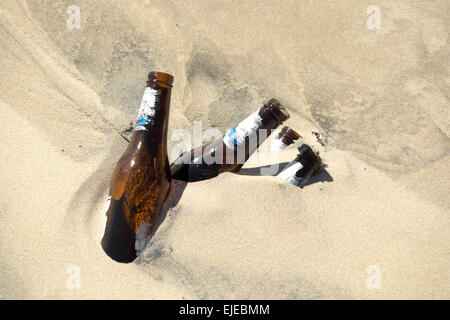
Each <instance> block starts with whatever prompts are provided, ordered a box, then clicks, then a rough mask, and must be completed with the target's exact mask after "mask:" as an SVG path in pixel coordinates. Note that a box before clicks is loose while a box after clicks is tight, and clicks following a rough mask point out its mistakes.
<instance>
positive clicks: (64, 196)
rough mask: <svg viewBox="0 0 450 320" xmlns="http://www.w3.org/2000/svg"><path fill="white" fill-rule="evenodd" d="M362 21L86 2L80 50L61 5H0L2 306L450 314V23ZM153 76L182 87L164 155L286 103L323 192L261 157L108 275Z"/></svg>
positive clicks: (230, 6)
mask: <svg viewBox="0 0 450 320" xmlns="http://www.w3.org/2000/svg"><path fill="white" fill-rule="evenodd" d="M371 4H373V3H372V2H368V1H346V2H345V3H339V4H338V3H337V2H333V1H321V2H313V3H312V2H311V3H310V2H308V3H306V2H299V1H286V2H283V5H279V4H278V3H275V2H271V1H245V2H244V3H242V2H241V1H229V2H226V3H224V2H223V1H206V2H198V1H183V2H172V1H143V2H133V3H131V4H130V3H126V2H123V1H95V2H92V1H77V5H78V6H79V7H80V10H81V24H80V25H81V28H80V29H73V30H72V29H69V28H68V27H67V25H66V20H67V18H68V14H67V12H66V11H67V7H68V6H70V5H72V3H71V2H70V1H3V2H2V3H1V4H0V112H1V114H2V117H1V120H0V121H1V123H0V133H1V137H2V147H1V150H2V157H1V169H0V170H1V172H0V179H1V182H2V183H1V189H0V191H1V194H2V197H1V198H0V204H1V206H0V221H1V224H2V228H1V236H2V242H1V244H0V265H1V268H2V276H1V277H0V283H1V286H0V297H1V298H6V299H10V298H28V299H33V298H39V299H42V298H43V299H48V298H57V299H65V298H75V299H83V298H94V299H97V298H143V299H164V298H172V299H183V298H186V299H189V298H200V299H208V298H219V299H221V298H243V299H246V298H263V299H264V298H274V299H282V298H287V299H327V298H337V299H345V298H363V299H366V298H375V299H381V298H394V299H397V298H425V299H429V298H441V299H442V298H447V299H448V298H449V297H450V279H449V270H450V233H449V230H450V216H449V212H450V201H449V199H450V197H449V195H448V190H449V187H450V185H449V177H450V167H449V165H448V164H449V150H450V143H449V142H450V140H449V128H450V127H449V124H450V116H449V98H450V97H449V92H450V90H449V85H450V80H449V79H450V77H449V72H450V69H449V63H448V57H449V53H450V50H449V48H450V46H449V43H448V31H449V29H448V18H449V12H450V11H449V9H450V8H449V4H448V2H447V1H435V2H433V4H428V5H427V6H424V5H423V4H421V2H419V1H396V2H395V3H393V2H391V1H380V2H378V3H377V5H378V6H379V7H380V10H381V13H382V18H381V28H380V29H379V30H369V29H368V28H367V27H366V21H367V18H368V16H369V14H368V13H367V12H366V9H367V7H368V6H369V5H371ZM151 70H161V71H165V72H169V73H171V74H173V75H174V77H175V82H174V88H173V91H172V92H173V93H172V104H171V113H170V130H169V137H171V139H170V141H169V153H170V150H172V149H173V148H174V147H175V146H177V145H179V143H180V141H178V140H177V139H176V135H175V134H174V133H176V130H177V129H188V130H189V131H190V132H191V131H192V128H193V126H194V123H195V122H196V121H201V123H202V128H203V130H206V129H208V128H210V127H214V128H217V129H219V130H220V131H222V132H224V131H225V130H226V129H228V128H230V127H232V126H233V125H234V124H236V123H237V122H239V121H240V120H241V119H243V118H244V117H245V116H247V115H248V114H250V113H251V112H252V111H254V110H255V109H256V108H258V107H259V106H260V105H261V104H262V103H263V102H264V101H265V100H267V99H269V98H270V97H276V98H277V99H279V100H280V101H281V102H282V103H283V104H284V105H286V107H287V108H288V110H289V112H290V113H291V119H289V120H288V122H287V123H286V124H287V125H289V126H291V127H293V128H294V129H295V130H297V131H299V132H300V133H301V134H302V135H303V136H304V138H303V139H302V141H301V142H302V143H308V144H310V145H311V146H313V147H314V148H316V149H317V150H319V151H320V154H321V156H322V157H323V159H324V162H325V163H326V164H327V168H326V172H323V173H322V174H321V175H319V176H318V177H315V178H314V179H313V180H312V181H311V182H310V183H309V184H308V185H307V186H306V187H304V188H303V189H300V188H295V187H292V186H291V185H289V184H287V183H285V182H283V181H282V180H281V179H278V178H276V177H273V176H270V175H263V176H260V173H259V169H255V168H259V167H260V166H264V165H270V164H271V163H273V161H274V160H273V159H263V158H261V157H258V154H257V155H255V156H253V157H252V158H251V160H250V161H249V162H248V163H247V164H246V165H245V167H244V169H243V170H242V172H241V174H223V175H221V176H220V177H218V178H215V179H212V180H208V181H203V182H198V183H192V184H188V186H187V188H186V190H185V191H184V193H183V195H182V198H181V199H180V201H179V203H178V204H177V206H176V207H174V208H172V209H170V210H169V211H168V212H167V216H166V219H165V220H164V221H163V222H162V224H161V226H160V228H159V229H158V232H157V233H156V234H155V237H154V238H153V239H152V242H151V244H150V246H149V247H148V248H147V249H146V251H145V252H144V254H143V255H142V256H141V257H139V259H138V260H137V261H136V262H135V263H133V264H129V265H122V264H118V263H115V262H113V261H112V260H110V259H109V258H108V257H107V256H106V255H105V254H104V253H103V251H102V249H101V246H100V243H99V240H100V239H99V237H100V232H101V228H102V224H103V216H104V212H105V209H106V208H105V206H106V198H107V196H108V188H109V181H110V177H111V173H112V169H113V166H114V164H115V163H116V161H117V160H118V158H119V157H120V155H121V154H122V152H123V150H124V149H125V147H126V145H127V142H126V140H125V139H124V138H123V137H124V136H125V137H126V130H127V129H128V128H129V126H130V122H133V121H134V120H135V117H136V113H137V109H138V106H139V103H140V99H141V97H142V92H143V88H144V85H145V79H146V75H147V73H148V72H149V71H151ZM312 132H318V133H320V135H321V137H322V139H323V140H324V141H325V143H324V145H322V144H320V143H319V142H318V141H317V139H316V137H315V136H314V135H313V134H312ZM265 147H266V145H263V146H262V149H264V148H265ZM186 148H188V147H187V146H186ZM295 151H296V150H295V146H293V147H290V148H289V149H287V150H285V151H283V152H282V153H280V158H279V159H276V160H277V162H287V161H290V160H292V159H293V158H294V156H295ZM173 155H174V154H172V156H173ZM373 265H374V266H377V267H379V270H380V271H381V288H380V289H378V290H374V289H372V290H371V289H369V288H368V287H367V279H368V278H369V277H370V275H369V274H368V273H367V271H366V270H367V268H368V267H369V266H373ZM71 266H77V267H79V270H80V272H81V288H80V289H73V290H71V289H70V288H69V287H70V286H69V287H68V286H67V281H68V278H69V277H70V275H69V274H68V268H69V269H70V267H71Z"/></svg>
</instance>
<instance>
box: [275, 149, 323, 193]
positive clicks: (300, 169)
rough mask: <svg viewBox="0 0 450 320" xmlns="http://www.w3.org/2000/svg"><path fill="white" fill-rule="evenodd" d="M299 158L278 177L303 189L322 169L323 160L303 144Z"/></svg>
mask: <svg viewBox="0 0 450 320" xmlns="http://www.w3.org/2000/svg"><path fill="white" fill-rule="evenodd" d="M298 151H299V153H298V155H297V157H296V158H295V159H294V160H293V161H292V162H290V163H289V164H288V165H287V166H286V167H285V168H284V169H283V170H282V171H281V172H280V173H279V174H278V175H277V177H279V178H281V179H284V180H286V181H287V182H289V183H291V184H293V185H296V186H299V187H303V186H304V185H305V183H306V181H308V179H309V178H310V177H311V176H312V175H314V174H315V173H317V172H319V171H320V170H321V168H322V159H320V157H319V155H318V153H316V152H314V151H313V150H312V149H311V147H310V146H308V145H306V144H302V145H301V146H300V147H299V148H298Z"/></svg>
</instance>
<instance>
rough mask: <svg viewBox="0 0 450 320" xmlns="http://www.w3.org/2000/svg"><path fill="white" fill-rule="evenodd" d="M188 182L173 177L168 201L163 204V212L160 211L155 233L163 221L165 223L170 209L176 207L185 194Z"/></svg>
mask: <svg viewBox="0 0 450 320" xmlns="http://www.w3.org/2000/svg"><path fill="white" fill-rule="evenodd" d="M187 184H188V183H187V182H186V181H182V180H177V179H172V181H171V183H170V190H169V194H168V196H167V199H166V201H165V202H164V204H163V207H162V209H161V212H160V213H159V216H158V222H157V223H156V227H155V230H154V231H153V233H155V232H156V231H157V230H158V228H159V226H160V225H161V223H163V221H164V220H165V219H166V216H167V213H168V212H169V210H170V209H172V208H174V207H175V206H176V205H177V204H178V202H179V201H180V199H181V196H182V195H183V192H184V190H185V189H186V186H187Z"/></svg>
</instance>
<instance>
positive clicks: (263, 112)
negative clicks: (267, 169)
mask: <svg viewBox="0 0 450 320" xmlns="http://www.w3.org/2000/svg"><path fill="white" fill-rule="evenodd" d="M258 116H259V117H260V119H261V121H260V123H259V125H258V127H257V129H256V132H255V135H253V136H252V139H253V142H254V143H250V137H245V142H243V143H241V144H240V145H238V146H237V145H235V146H231V147H230V143H228V145H227V143H225V142H224V138H226V137H227V135H229V134H230V133H231V132H232V131H233V130H234V129H235V128H236V127H237V126H236V127H235V128H234V129H233V130H231V131H229V132H228V133H227V135H225V137H224V138H220V139H217V140H216V141H214V142H213V143H211V144H206V145H203V146H201V147H197V148H194V149H192V150H191V151H189V152H185V153H183V154H182V155H180V157H179V158H178V159H176V160H175V161H174V162H173V163H172V164H171V167H170V170H171V173H172V178H173V179H176V180H181V181H185V182H193V181H200V180H206V179H211V178H214V177H216V176H217V175H219V174H221V173H223V172H237V171H239V170H240V169H241V168H242V166H243V165H244V163H245V162H246V161H247V160H248V159H249V157H250V156H251V155H252V154H253V152H255V150H256V149H257V148H258V147H259V145H260V144H261V143H262V142H263V141H264V140H265V139H266V138H267V137H268V136H269V135H270V134H271V132H272V131H273V130H274V129H276V128H277V127H278V126H279V125H281V124H282V123H283V122H284V121H285V120H287V119H289V117H290V115H289V113H288V112H287V110H286V108H284V107H283V106H282V105H281V104H280V103H279V102H278V101H277V100H276V99H270V100H269V101H267V103H265V104H264V105H263V106H262V107H261V108H260V109H259V111H258ZM249 117H250V116H249ZM241 123H242V122H241ZM264 130H265V131H264ZM263 131H264V132H263ZM241 137H242V136H241ZM213 158H214V159H216V160H217V159H218V160H219V161H214V162H213V161H212V160H211V159H213Z"/></svg>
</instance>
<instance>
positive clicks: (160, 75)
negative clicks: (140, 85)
mask: <svg viewBox="0 0 450 320" xmlns="http://www.w3.org/2000/svg"><path fill="white" fill-rule="evenodd" d="M155 82H157V83H158V84H160V85H163V86H167V87H172V83H173V76H172V75H171V74H169V73H165V72H161V71H151V72H150V73H149V74H148V80H147V85H149V84H151V83H155Z"/></svg>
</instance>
